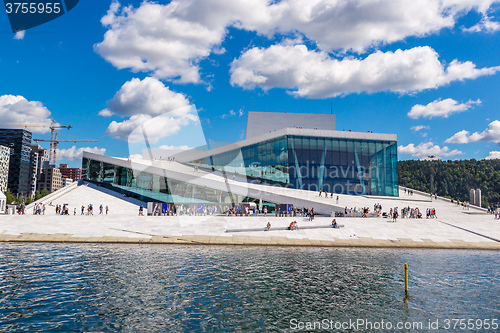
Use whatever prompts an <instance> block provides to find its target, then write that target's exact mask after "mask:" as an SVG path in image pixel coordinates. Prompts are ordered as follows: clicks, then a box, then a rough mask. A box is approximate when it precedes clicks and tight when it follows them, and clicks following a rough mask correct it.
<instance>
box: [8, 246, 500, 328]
mask: <svg viewBox="0 0 500 333" xmlns="http://www.w3.org/2000/svg"><path fill="white" fill-rule="evenodd" d="M405 262H407V263H408V264H409V266H410V299H409V300H408V301H407V302H406V303H405V302H404V301H403V299H404V282H403V264H404V263H405ZM499 267H500V253H499V252H495V251H454V250H450V251H449V250H398V249H339V248H285V247H231V246H227V247H218V246H170V245H164V246H163V245H113V244H103V245H98V244H83V245H78V244H70V245H66V244H9V243H6V244H0V331H2V332H3V331H9V332H34V331H47V332H49V331H50V332H72V331H73V332H82V331H87V332H98V331H107V332H109V331H123V332H150V331H172V332H194V331H196V332H198V331H207V332H213V331H238V330H243V331H251V332H264V331H288V332H294V331H307V330H306V328H307V327H306V326H303V328H304V329H302V330H298V329H297V328H299V327H302V326H299V325H306V324H307V322H308V321H309V322H314V321H316V322H320V321H322V320H327V321H329V323H330V325H332V326H328V327H326V326H323V328H328V330H329V331H339V332H340V331H351V332H356V331H358V332H366V331H388V332H422V331H433V332H438V331H444V329H443V326H442V325H444V324H445V322H444V321H445V320H446V319H451V318H457V319H474V320H478V319H479V320H484V319H490V322H491V319H494V318H496V319H497V320H499V319H500V310H499V309H500V300H499V297H498V296H499V295H500V268H499ZM358 319H362V320H365V321H372V324H373V322H379V323H380V321H381V320H384V322H388V321H389V322H391V324H393V325H396V323H397V322H402V323H408V322H409V323H412V322H422V323H423V324H422V325H423V327H422V328H419V327H418V326H416V328H415V329H412V328H409V329H397V328H395V327H392V328H387V327H384V328H383V329H382V328H380V327H378V329H375V328H372V329H370V327H369V326H358V327H357V329H353V327H352V326H351V327H350V329H349V328H345V329H339V330H335V329H334V327H335V326H334V323H335V322H340V323H342V322H347V321H349V320H351V321H356V320H358ZM429 320H431V321H432V322H435V321H436V320H438V321H439V325H440V326H441V328H440V329H439V330H430V329H428V323H429ZM330 321H331V322H330ZM301 323H302V324H301ZM451 324H453V323H451ZM375 325H376V323H375ZM316 328H320V327H316ZM330 328H331V329H330ZM320 330H321V329H316V330H315V331H320ZM311 331H312V330H311ZM447 331H449V332H453V331H457V332H465V331H468V330H460V329H458V328H457V327H456V329H455V330H453V329H449V330H447ZM475 331H485V330H475ZM489 331H490V332H495V331H496V332H498V331H500V329H497V330H493V329H490V330H489Z"/></svg>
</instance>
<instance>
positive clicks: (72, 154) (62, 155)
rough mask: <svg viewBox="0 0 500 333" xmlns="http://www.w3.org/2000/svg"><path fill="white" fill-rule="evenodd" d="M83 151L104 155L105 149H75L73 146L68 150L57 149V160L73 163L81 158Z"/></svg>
mask: <svg viewBox="0 0 500 333" xmlns="http://www.w3.org/2000/svg"><path fill="white" fill-rule="evenodd" d="M84 151H88V152H91V153H94V154H99V155H104V154H105V153H106V148H98V147H93V148H92V147H81V148H76V146H73V147H71V148H68V149H57V160H68V161H74V160H76V159H80V158H82V156H83V152H84Z"/></svg>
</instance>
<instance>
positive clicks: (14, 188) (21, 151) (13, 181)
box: [0, 129, 31, 197]
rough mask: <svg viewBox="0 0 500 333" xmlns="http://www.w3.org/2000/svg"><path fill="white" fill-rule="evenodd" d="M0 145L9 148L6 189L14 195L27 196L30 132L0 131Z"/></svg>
mask: <svg viewBox="0 0 500 333" xmlns="http://www.w3.org/2000/svg"><path fill="white" fill-rule="evenodd" d="M0 145H2V146H6V147H9V148H10V162H9V182H8V185H7V187H8V188H9V189H10V191H11V192H12V194H14V195H18V196H23V197H25V196H27V195H28V194H29V191H30V187H29V184H30V170H31V162H30V158H31V156H30V155H31V132H28V131H26V130H23V129H0Z"/></svg>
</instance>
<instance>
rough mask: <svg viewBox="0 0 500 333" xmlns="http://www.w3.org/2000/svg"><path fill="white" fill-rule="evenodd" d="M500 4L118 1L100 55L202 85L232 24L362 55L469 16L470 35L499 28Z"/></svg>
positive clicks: (484, 0)
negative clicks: (204, 65)
mask: <svg viewBox="0 0 500 333" xmlns="http://www.w3.org/2000/svg"><path fill="white" fill-rule="evenodd" d="M496 2H498V0H443V1H435V0H398V1H393V0H377V1H374V0H350V1H345V0H343V1H332V0H281V1H270V0H251V1H249V0H182V1H178V0H174V1H171V2H170V3H168V4H164V5H163V4H159V3H156V2H152V1H147V0H146V1H143V2H142V3H141V4H140V6H139V7H138V8H134V7H133V6H132V5H128V6H121V5H120V4H119V2H117V1H114V2H113V3H112V4H111V6H110V9H109V10H108V12H107V14H106V15H105V16H104V17H103V18H102V19H101V23H102V24H103V26H105V27H106V28H107V31H106V33H105V34H104V39H103V41H102V42H100V43H98V44H96V45H95V46H94V48H95V50H96V52H97V53H99V54H100V55H101V56H102V57H103V58H104V59H106V60H107V61H108V62H110V63H111V64H112V65H113V66H115V67H117V68H119V69H122V68H130V69H131V70H132V71H133V72H139V71H142V72H149V73H154V75H155V76H156V77H159V78H162V79H168V80H175V81H178V82H183V83H188V82H189V83H199V82H201V81H202V79H201V77H200V71H201V68H200V61H201V60H203V59H206V58H207V57H208V56H210V54H220V53H223V52H224V49H223V47H222V46H221V44H222V42H223V41H224V39H225V37H226V34H227V30H228V28H229V27H234V28H237V29H241V30H246V31H254V32H256V33H258V34H260V35H265V36H267V37H269V38H273V37H275V36H290V35H291V34H296V35H298V39H300V38H302V37H304V39H306V40H309V41H312V42H313V43H314V44H315V45H316V46H318V48H319V49H320V50H323V51H328V52H330V51H336V52H338V51H340V52H344V51H349V50H352V51H354V52H357V53H364V52H366V51H367V50H369V49H371V48H373V47H377V46H379V45H384V44H390V43H393V42H397V41H401V40H404V39H405V38H407V37H409V36H416V37H422V36H427V35H430V34H433V33H437V32H439V31H440V30H442V29H444V28H451V27H453V26H454V25H455V24H456V22H457V20H458V19H459V18H460V17H462V16H464V15H466V14H467V13H469V12H471V11H475V12H477V13H479V14H480V15H481V17H482V20H481V22H478V24H477V26H476V27H475V28H470V29H469V31H471V32H474V31H482V30H492V31H494V30H496V29H497V26H496V23H495V22H492V21H491V20H490V19H489V17H488V13H489V11H490V10H491V7H492V5H493V4H494V3H496Z"/></svg>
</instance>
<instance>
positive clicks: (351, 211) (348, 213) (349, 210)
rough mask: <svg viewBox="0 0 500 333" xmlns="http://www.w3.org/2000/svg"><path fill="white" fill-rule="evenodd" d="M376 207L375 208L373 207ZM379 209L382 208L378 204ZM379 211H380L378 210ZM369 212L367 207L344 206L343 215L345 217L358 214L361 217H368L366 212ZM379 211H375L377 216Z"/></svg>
mask: <svg viewBox="0 0 500 333" xmlns="http://www.w3.org/2000/svg"><path fill="white" fill-rule="evenodd" d="M377 205H378V204H376V205H375V206H377ZM379 206H380V205H379ZM375 209H376V208H375ZM380 209H382V206H380ZM375 212H377V210H375ZM379 212H380V211H379ZM369 213H370V208H368V207H363V208H357V207H354V208H347V207H345V208H344V216H345V217H357V216H358V214H359V216H361V217H368V214H369ZM378 214H379V213H377V216H378Z"/></svg>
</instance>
